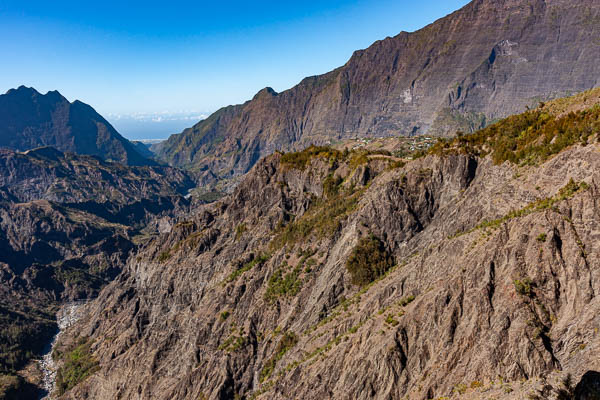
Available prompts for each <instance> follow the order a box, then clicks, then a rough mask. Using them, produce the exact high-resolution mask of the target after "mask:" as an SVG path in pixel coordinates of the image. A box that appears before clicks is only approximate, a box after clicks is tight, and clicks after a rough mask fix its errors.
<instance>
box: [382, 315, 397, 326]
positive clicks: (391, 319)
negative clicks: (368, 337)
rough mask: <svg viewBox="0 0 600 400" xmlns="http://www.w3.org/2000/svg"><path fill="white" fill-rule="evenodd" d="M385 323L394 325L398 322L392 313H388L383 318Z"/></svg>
mask: <svg viewBox="0 0 600 400" xmlns="http://www.w3.org/2000/svg"><path fill="white" fill-rule="evenodd" d="M385 323H386V324H389V325H391V326H396V325H398V324H399V323H400V322H398V320H396V319H394V316H393V315H392V314H388V315H387V317H386V318H385Z"/></svg>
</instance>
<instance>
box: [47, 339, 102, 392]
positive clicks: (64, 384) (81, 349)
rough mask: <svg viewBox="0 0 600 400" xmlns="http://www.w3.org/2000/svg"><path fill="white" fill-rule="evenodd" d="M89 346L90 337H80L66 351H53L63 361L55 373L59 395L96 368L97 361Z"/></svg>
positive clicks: (90, 344) (81, 380)
mask: <svg viewBox="0 0 600 400" xmlns="http://www.w3.org/2000/svg"><path fill="white" fill-rule="evenodd" d="M91 346H92V343H91V341H90V339H88V338H85V337H82V338H79V340H78V341H77V342H76V343H75V345H74V347H73V348H71V349H70V350H68V351H67V352H65V353H55V354H56V355H58V357H59V358H60V359H61V360H63V361H64V363H63V365H62V366H61V367H60V368H59V369H58V372H57V373H56V388H57V390H58V394H59V395H62V394H64V393H65V392H67V391H68V390H70V389H71V388H73V387H75V385H77V384H79V383H80V382H83V381H84V380H85V379H86V378H87V377H88V376H90V375H92V374H93V373H94V372H96V371H97V370H98V362H97V361H96V359H95V358H94V356H93V355H92V350H91ZM53 356H54V354H53Z"/></svg>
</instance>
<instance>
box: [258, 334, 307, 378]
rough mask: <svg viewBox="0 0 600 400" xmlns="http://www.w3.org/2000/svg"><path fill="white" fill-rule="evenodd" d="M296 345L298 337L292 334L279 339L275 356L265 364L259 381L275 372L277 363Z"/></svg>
mask: <svg viewBox="0 0 600 400" xmlns="http://www.w3.org/2000/svg"><path fill="white" fill-rule="evenodd" d="M297 343H298V336H296V334H295V333H294V332H286V334H285V335H283V338H281V341H280V342H279V344H278V345H277V349H276V350H275V354H273V356H272V357H271V358H270V359H269V360H268V361H267V362H266V363H265V366H264V367H263V369H262V370H261V371H260V376H259V380H260V382H263V381H264V380H265V379H268V378H269V377H270V376H271V374H272V373H273V371H274V370H275V366H276V365H277V362H278V361H279V360H281V359H282V358H283V356H284V355H285V353H287V352H288V350H290V349H291V348H292V347H294V346H295V345H296V344H297Z"/></svg>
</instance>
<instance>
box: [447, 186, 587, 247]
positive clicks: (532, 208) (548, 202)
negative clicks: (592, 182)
mask: <svg viewBox="0 0 600 400" xmlns="http://www.w3.org/2000/svg"><path fill="white" fill-rule="evenodd" d="M587 189H589V185H588V184H587V183H585V182H575V181H574V180H573V179H572V178H571V180H570V181H569V183H567V184H566V185H565V186H564V187H563V188H561V189H560V190H559V191H558V193H557V194H556V195H554V196H552V197H547V198H544V199H539V200H536V201H534V202H531V203H529V204H528V205H527V206H525V207H523V208H521V209H520V210H515V211H511V212H510V213H508V214H506V215H505V216H503V217H501V218H497V219H493V220H484V221H482V222H481V223H479V224H478V225H477V226H476V227H474V228H472V229H469V230H468V231H459V232H456V233H455V234H454V235H451V236H448V239H455V238H458V237H460V236H463V235H467V234H469V233H472V232H475V231H476V230H479V229H487V228H491V229H496V228H498V227H500V225H502V224H503V223H505V222H507V221H510V220H511V219H514V218H521V217H525V216H527V215H529V214H533V213H535V212H539V211H544V210H548V209H551V208H554V206H555V205H556V204H558V203H559V202H561V201H563V200H566V199H570V198H571V197H573V196H574V195H575V194H577V193H579V192H583V191H585V190H587Z"/></svg>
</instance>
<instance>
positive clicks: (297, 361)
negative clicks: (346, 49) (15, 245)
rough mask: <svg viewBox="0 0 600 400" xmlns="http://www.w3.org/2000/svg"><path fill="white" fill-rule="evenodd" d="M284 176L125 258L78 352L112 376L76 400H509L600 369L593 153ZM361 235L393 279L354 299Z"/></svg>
mask: <svg viewBox="0 0 600 400" xmlns="http://www.w3.org/2000/svg"><path fill="white" fill-rule="evenodd" d="M281 160H282V156H281V155H278V154H276V155H273V156H271V157H268V158H266V159H265V160H262V161H260V162H259V163H258V164H257V165H256V166H255V168H254V169H253V170H252V171H251V173H250V174H249V175H248V176H247V177H246V179H245V180H244V181H243V182H242V183H241V184H240V185H239V186H238V188H237V189H236V191H235V192H234V193H233V194H232V195H231V196H229V197H228V198H226V199H224V200H223V201H221V202H218V203H216V204H213V205H209V206H203V207H201V208H200V209H198V210H197V213H196V216H195V217H194V218H193V219H191V220H189V221H187V222H180V223H179V224H177V225H175V226H173V228H172V229H171V231H170V232H169V233H168V234H164V235H163V236H161V237H160V238H158V239H157V240H155V241H154V242H153V243H151V244H149V245H148V246H147V247H146V248H144V249H143V250H141V251H139V252H138V253H137V254H136V255H135V256H134V257H131V258H130V260H129V262H128V265H127V267H126V269H125V270H124V272H123V273H122V274H121V275H120V276H119V277H118V278H117V280H116V281H114V282H113V283H111V284H110V285H109V286H108V287H107V288H106V289H105V290H103V291H102V293H101V295H100V297H99V298H98V299H97V300H95V301H94V302H93V303H91V304H90V305H89V308H88V316H87V317H86V318H84V320H82V321H80V323H79V324H78V325H77V326H76V328H75V329H74V330H72V331H71V333H70V337H71V338H74V337H76V336H77V335H84V336H89V337H90V338H91V340H92V341H93V342H94V345H93V346H92V349H93V354H94V356H95V357H96V358H97V359H98V361H99V362H100V370H99V372H97V373H95V374H94V375H93V376H91V377H90V378H88V379H87V380H85V381H84V382H82V383H80V384H79V385H78V386H76V387H75V388H74V389H73V390H71V391H70V392H68V393H66V394H65V396H64V397H65V398H73V399H76V398H124V399H171V398H177V399H197V398H210V399H219V398H220V399H225V398H234V397H235V396H236V395H240V396H247V397H250V396H255V397H256V398H262V399H290V398H302V399H323V398H333V399H349V398H352V399H376V398H377V399H385V398H404V397H408V398H411V399H428V398H437V397H442V396H460V395H463V396H464V397H465V398H489V396H492V395H493V397H494V398H498V399H502V398H505V399H512V398H523V397H525V396H526V395H527V393H529V392H530V391H531V390H533V389H535V388H536V387H537V385H538V383H537V381H536V377H538V376H550V377H551V376H555V375H553V374H557V375H556V376H559V375H561V374H565V373H571V374H573V377H574V379H575V382H579V381H580V380H581V378H582V376H583V375H584V373H586V372H587V371H598V370H600V359H599V358H598V356H597V354H599V353H598V351H599V350H600V336H598V335H599V334H598V328H599V327H600V319H599V315H600V313H599V311H600V309H599V307H600V302H599V297H598V288H599V287H600V270H599V269H598V265H600V264H599V263H598V257H599V255H600V249H599V248H598V241H597V240H596V239H597V235H598V229H597V227H598V218H599V217H598V212H599V209H598V206H597V201H596V198H597V196H598V188H599V184H600V180H599V179H600V175H599V174H598V171H600V147H599V145H598V144H590V145H588V146H586V147H573V148H570V149H568V150H566V151H564V152H562V153H560V154H559V155H557V156H555V157H554V158H552V159H550V160H549V161H547V162H545V163H544V164H543V165H541V166H538V167H521V168H518V167H515V166H513V165H511V164H509V163H505V164H502V165H493V164H492V163H491V161H490V160H489V159H487V158H478V157H474V156H468V155H452V156H447V157H443V158H439V157H435V156H428V157H426V158H423V159H419V160H416V161H414V162H411V163H409V164H407V165H406V166H403V167H400V166H398V165H392V164H391V163H387V162H385V161H382V160H377V159H369V160H368V161H367V162H366V163H362V164H361V165H359V166H357V165H353V163H352V162H349V161H347V160H346V161H345V160H343V159H335V158H330V159H323V158H319V157H317V158H314V159H313V160H312V161H311V162H310V163H309V165H308V166H307V167H306V168H304V169H302V168H300V167H293V166H290V165H289V164H286V162H282V161H281ZM367 170H368V171H369V172H368V173H367V172H366V171H367ZM366 176H368V177H369V178H368V179H367V178H365V177H366ZM335 177H341V178H343V180H344V182H342V183H339V186H337V187H336V186H332V184H331V181H332V179H335ZM571 180H572V181H571ZM581 182H585V184H583V183H581ZM350 183H352V184H350ZM565 188H566V189H565ZM353 199H356V201H355V202H353V201H352V200H353ZM541 199H546V200H545V201H540V200H541ZM532 202H533V204H535V206H531V207H528V205H530V204H532ZM518 210H525V211H521V212H514V211H518ZM319 216H327V218H319ZM505 216H508V217H506V218H503V217H505ZM485 221H488V222H487V223H486V222H485ZM482 222H483V223H482ZM368 235H374V236H376V237H377V238H379V239H380V240H381V241H382V242H383V243H384V244H385V247H386V249H387V250H388V251H389V252H390V253H391V254H392V255H393V257H394V259H395V261H396V264H397V267H395V268H393V269H392V270H391V271H389V272H388V273H387V274H386V275H385V276H383V277H382V278H381V279H379V280H377V281H375V282H374V283H372V284H371V285H369V286H366V287H364V288H359V287H356V286H354V285H352V284H351V278H350V276H349V273H348V271H347V270H346V268H345V263H346V260H347V259H348V257H349V255H350V254H351V252H352V250H353V249H354V247H355V246H356V244H357V243H358V242H359V240H360V238H364V237H367V236H368ZM554 371H561V372H554ZM519 382H521V383H519ZM588 386H589V385H588Z"/></svg>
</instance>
